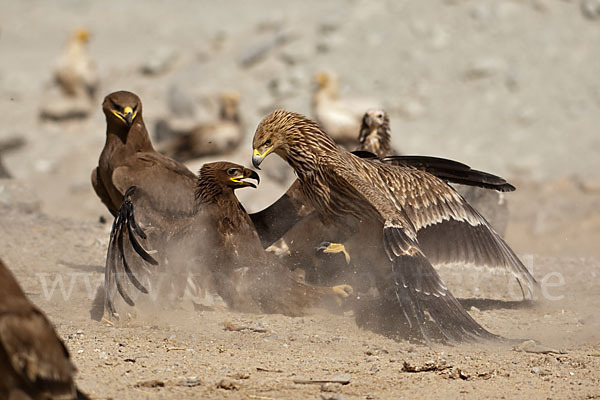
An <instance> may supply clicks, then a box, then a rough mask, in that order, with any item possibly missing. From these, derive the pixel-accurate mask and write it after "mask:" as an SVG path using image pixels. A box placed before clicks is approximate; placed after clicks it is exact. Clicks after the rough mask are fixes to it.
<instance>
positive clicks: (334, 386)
mask: <svg viewBox="0 0 600 400" xmlns="http://www.w3.org/2000/svg"><path fill="white" fill-rule="evenodd" d="M340 390H342V384H341V383H334V382H327V383H324V384H322V385H321V392H330V393H338V392H339V391H340Z"/></svg>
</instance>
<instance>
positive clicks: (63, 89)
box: [40, 28, 99, 121]
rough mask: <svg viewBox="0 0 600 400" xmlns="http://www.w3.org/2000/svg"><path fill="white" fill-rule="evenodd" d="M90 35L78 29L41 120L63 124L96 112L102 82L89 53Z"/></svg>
mask: <svg viewBox="0 0 600 400" xmlns="http://www.w3.org/2000/svg"><path fill="white" fill-rule="evenodd" d="M89 38H90V33H89V31H88V30H87V29H84V28H80V29H77V30H76V31H75V32H74V33H73V35H72V36H71V38H70V39H69V41H68V43H67V46H66V49H65V51H64V53H63V54H62V55H61V57H60V59H59V61H58V63H57V65H56V68H55V70H54V74H53V81H52V84H51V86H50V87H49V88H48V91H47V93H45V94H44V98H43V100H42V105H41V110H40V116H41V117H42V118H44V119H49V120H54V121H61V120H67V119H73V118H85V117H87V116H88V115H90V113H91V112H92V110H93V107H94V98H95V94H96V92H97V89H98V84H99V79H98V73H97V70H96V65H95V64H94V62H93V61H92V59H91V58H90V56H89V55H88V53H87V43H88V41H89Z"/></svg>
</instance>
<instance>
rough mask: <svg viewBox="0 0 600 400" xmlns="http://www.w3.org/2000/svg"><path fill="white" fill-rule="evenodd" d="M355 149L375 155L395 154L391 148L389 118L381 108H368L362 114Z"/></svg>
mask: <svg viewBox="0 0 600 400" xmlns="http://www.w3.org/2000/svg"><path fill="white" fill-rule="evenodd" d="M355 150H358V151H368V152H369V153H373V154H374V155H376V156H377V157H380V158H381V157H385V156H391V155H395V154H396V152H395V151H394V150H392V137H391V131H390V118H389V117H388V115H387V113H386V112H385V111H384V110H382V109H369V110H367V112H365V114H364V115H363V118H362V122H361V125H360V130H359V132H358V146H357V147H356V149H355Z"/></svg>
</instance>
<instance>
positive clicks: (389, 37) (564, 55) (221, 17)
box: [0, 0, 600, 399]
mask: <svg viewBox="0 0 600 400" xmlns="http://www.w3.org/2000/svg"><path fill="white" fill-rule="evenodd" d="M584 3H586V4H591V5H593V3H595V2H594V1H587V2H584ZM592 8H593V7H592ZM78 26H85V27H87V28H89V29H90V30H91V32H92V40H91V43H90V53H91V55H92V56H93V58H94V59H95V61H96V63H97V64H98V67H99V72H100V75H101V79H102V86H101V89H100V93H101V96H102V95H103V94H106V93H108V92H110V91H113V90H116V89H129V90H133V91H135V92H136V93H138V94H139V95H140V96H141V97H142V100H143V102H144V113H145V120H146V122H147V124H148V126H149V128H150V129H151V128H152V127H153V125H154V122H155V121H156V120H157V119H158V118H160V117H162V116H164V115H166V114H167V113H168V107H167V103H166V100H165V99H166V97H167V95H166V93H167V91H168V88H169V87H171V86H172V85H177V86H178V87H180V88H182V90H183V92H184V93H185V94H186V95H187V96H189V98H191V99H192V102H193V103H194V104H196V105H198V106H199V107H200V106H201V104H202V103H203V99H204V98H205V97H207V96H212V95H215V94H217V93H218V92H219V91H220V90H221V89H224V88H226V89H237V90H239V91H240V92H241V94H242V113H243V117H244V122H245V126H246V130H247V135H246V138H245V141H244V143H243V144H242V145H241V147H240V148H239V149H237V150H235V151H233V152H232V153H230V154H225V155H220V156H217V157H213V158H211V159H228V160H232V161H237V162H242V163H245V164H249V159H250V145H249V142H250V140H251V136H252V133H253V130H254V128H255V126H256V124H257V123H258V121H259V120H260V118H261V117H262V116H263V115H264V114H265V113H266V112H268V111H269V110H271V109H273V108H275V107H286V108H289V109H292V110H294V111H299V112H303V113H307V114H310V91H311V79H312V75H313V74H314V73H315V72H317V71H319V70H322V69H329V70H334V71H336V72H337V73H338V74H339V75H340V79H341V81H342V93H343V94H344V95H349V96H350V95H357V96H367V97H372V98H377V99H380V100H381V102H383V103H384V104H385V105H386V108H387V109H388V110H389V112H390V114H391V118H392V130H393V132H394V139H393V140H394V145H395V147H396V148H398V149H400V150H402V151H403V152H405V153H413V154H428V155H437V156H443V157H447V158H453V159H457V160H460V161H463V162H466V163H468V164H470V165H471V166H473V167H476V168H478V169H483V170H488V171H491V172H494V173H497V174H500V175H503V176H505V177H507V178H509V179H510V180H511V181H512V182H514V183H516V185H517V187H518V190H517V192H515V193H512V194H510V195H508V196H507V200H508V201H509V209H510V212H511V214H510V220H509V224H508V230H507V234H506V237H507V240H508V242H509V244H511V245H512V246H513V248H514V249H515V250H516V251H517V253H518V254H519V255H520V256H521V257H522V259H523V260H524V262H525V263H526V264H527V265H528V266H529V267H530V268H531V269H532V271H533V273H534V276H535V277H536V278H537V279H538V280H539V281H540V282H542V283H544V287H545V288H546V293H545V294H546V296H545V297H546V300H544V299H540V301H538V302H536V303H535V304H534V305H532V306H527V307H525V306H520V305H515V304H512V303H504V304H499V303H496V302H490V301H487V302H486V301H484V300H481V299H477V300H473V301H471V302H470V303H468V304H467V306H468V307H470V306H471V305H473V306H474V307H475V308H470V311H471V312H472V315H473V316H474V317H475V319H477V320H478V321H479V322H481V323H482V324H483V325H484V326H486V327H487V328H488V329H490V330H491V331H493V332H495V333H498V334H501V335H503V336H506V337H509V338H523V339H535V340H537V341H538V342H539V343H540V344H539V347H538V348H535V347H532V346H530V347H528V348H526V349H525V350H528V351H540V350H542V351H549V350H554V351H556V353H553V352H551V353H549V354H541V353H536V352H526V351H518V350H523V349H519V348H517V349H514V347H515V346H514V345H505V346H500V347H490V346H487V347H463V346H457V347H451V346H434V347H432V348H429V347H425V346H421V345H414V344H409V343H407V342H402V341H401V342H396V341H393V340H391V339H388V338H385V337H382V336H380V335H377V334H375V333H372V332H369V331H365V330H361V329H359V328H357V327H356V325H355V323H354V321H353V317H352V315H350V314H349V313H346V314H340V315H332V314H330V313H327V312H326V311H323V310H315V312H314V314H311V315H308V316H306V317H304V318H288V317H282V316H277V315H267V316H264V315H250V314H240V313H234V312H230V311H227V310H223V309H220V308H217V309H216V310H214V311H202V312H191V311H184V310H169V311H157V312H156V315H154V317H153V318H150V317H148V318H140V319H138V320H136V321H134V322H132V323H130V325H128V326H119V327H114V326H110V325H107V324H106V323H104V322H99V321H96V320H94V319H93V318H92V317H93V316H95V314H96V313H95V311H94V310H93V299H94V297H95V295H96V290H97V288H98V287H99V285H100V284H101V283H102V279H103V268H104V260H105V256H106V246H107V243H108V234H109V228H110V224H101V223H99V222H98V220H99V217H100V216H104V217H105V218H107V219H108V213H107V211H106V210H105V209H104V208H103V206H102V204H101V203H100V202H99V200H98V199H97V198H96V197H95V195H94V193H93V191H92V188H91V185H90V183H89V175H90V172H91V170H92V168H93V167H94V165H95V164H96V162H97V158H98V155H99V153H100V151H101V148H102V145H103V142H104V129H105V126H104V120H103V115H102V113H101V112H100V107H99V104H100V102H101V98H99V99H98V100H97V103H98V107H97V110H96V112H95V113H93V114H92V115H91V116H90V117H89V118H88V119H85V120H82V121H72V122H66V123H55V122H42V121H40V120H39V119H38V118H37V115H38V112H39V105H40V103H41V101H42V99H43V97H44V93H45V90H44V88H45V86H47V83H48V81H49V80H50V76H51V69H52V65H53V64H54V63H55V62H56V59H57V58H58V55H59V54H60V51H61V49H62V47H63V44H64V42H65V40H66V38H67V37H68V35H69V33H70V32H71V31H72V30H73V29H74V28H76V27H78ZM281 29H287V30H289V31H290V32H291V39H290V40H289V41H288V42H287V43H286V44H283V45H281V46H280V47H276V48H274V49H272V50H271V51H270V52H268V53H267V54H266V56H265V57H264V58H263V59H261V60H259V61H258V62H257V63H255V64H254V65H252V66H249V67H242V66H241V65H240V59H241V58H242V57H243V56H244V54H247V52H248V51H249V50H250V49H253V48H254V47H255V46H257V45H260V44H262V43H264V42H265V41H268V40H269V39H270V38H272V37H273V35H275V34H276V32H278V31H280V30H281ZM598 48H600V20H598V19H591V18H588V17H585V16H584V15H583V13H582V11H581V7H580V2H578V1H560V2H558V1H543V0H531V1H508V0H506V1H467V0H465V1H460V0H459V1H436V2H408V1H389V2H367V1H349V2H341V1H334V2H302V3H300V2H298V3H289V4H287V6H286V8H285V9H283V8H282V7H281V5H280V2H275V1H273V2H266V1H264V2H231V3H228V6H227V7H223V6H222V5H220V3H200V2H193V3H192V2H183V1H182V2H179V3H175V4H173V5H171V6H170V7H168V8H166V7H164V6H162V4H160V3H158V2H129V3H127V4H123V3H122V2H95V3H82V2H78V1H74V0H73V1H63V2H59V3H57V5H55V6H51V5H50V4H49V3H48V4H47V3H45V2H1V3H0V54H2V63H0V94H1V96H0V107H1V109H2V110H3V111H4V112H3V118H2V124H0V138H8V137H11V136H14V135H21V136H23V137H25V138H26V140H27V144H26V146H25V147H24V148H23V149H21V150H19V151H16V152H14V153H11V154H9V155H6V156H5V157H4V164H5V165H6V167H7V168H8V169H9V170H10V171H11V172H12V174H13V175H14V176H15V179H14V180H12V181H7V180H1V181H0V256H1V257H2V258H3V260H5V262H6V263H7V264H8V265H9V266H10V267H11V268H12V269H13V271H14V272H15V274H16V276H17V278H18V279H19V281H20V283H21V284H22V285H23V287H24V289H25V291H26V292H27V294H28V295H29V296H30V297H31V299H32V300H33V301H34V302H35V303H36V304H37V305H39V306H40V307H41V308H42V309H43V310H44V311H45V312H46V313H47V314H48V315H49V317H50V319H51V320H52V321H53V322H54V323H55V325H56V328H57V330H58V332H59V334H60V335H61V336H62V337H63V338H64V339H65V341H66V343H67V346H68V347H69V349H70V350H71V354H72V357H73V359H74V361H75V364H76V365H77V367H78V369H79V375H78V379H77V380H78V383H79V385H80V386H81V388H82V389H83V390H84V391H86V392H88V393H90V394H91V395H92V397H93V398H100V399H105V398H114V399H129V398H131V399H137V398H232V399H235V398H244V399H246V398H248V399H271V398H273V399H278V398H325V399H328V398H335V399H341V398H346V399H354V398H363V399H364V398H373V399H377V398H398V397H401V396H402V397H411V398H432V397H441V398H456V397H469V398H517V397H518V398H524V397H527V398H532V399H538V398H540V399H546V398H577V399H583V398H597V397H600V388H599V385H598V379H599V377H600V373H598V368H599V367H600V333H599V332H600V319H599V317H598V315H597V310H598V309H599V307H600V289H599V287H600V286H599V284H600V248H599V247H598V242H599V239H600V159H599V158H598V157H597V153H598V150H600V135H598V133H597V127H598V126H599V125H600V120H599V118H600V117H599V116H600V113H598V107H599V106H600V81H598V78H597V73H598V71H599V70H600V58H598V57H597V54H598ZM156 49H166V50H168V51H170V52H172V53H173V54H175V55H176V57H175V59H174V63H173V65H172V67H171V68H170V69H168V70H167V71H166V72H164V73H162V74H159V75H155V76H148V75H144V74H142V73H141V72H140V68H141V67H142V66H143V65H144V64H145V63H146V62H147V61H148V60H149V59H150V58H152V57H153V56H152V54H153V52H155V51H156ZM166 50H165V51H166ZM208 160H209V158H206V159H203V160H198V161H196V162H194V163H191V165H192V167H193V168H197V167H198V166H199V165H201V164H202V163H203V162H205V161H208ZM280 165H281V163H280V162H279V161H278V160H276V159H275V158H272V159H269V160H267V161H266V162H265V168H264V169H263V171H264V172H263V174H262V176H261V177H262V178H263V179H262V181H261V186H260V188H259V189H258V190H255V191H252V190H246V191H245V192H243V193H242V192H240V195H241V197H242V199H243V201H244V204H245V205H246V206H247V208H248V209H249V210H250V211H254V210H258V209H260V208H262V207H263V206H265V205H267V204H269V203H270V202H271V201H272V200H273V199H275V198H277V197H278V196H279V195H280V194H281V193H282V192H283V191H284V190H285V184H284V183H281V182H282V181H283V182H286V180H287V181H289V179H291V174H290V173H289V169H286V168H287V167H283V168H282V170H283V171H284V173H283V178H281V176H279V177H278V176H277V175H276V174H275V173H273V172H269V170H270V169H271V170H273V169H275V168H277V167H278V166H280ZM276 178H279V180H277V179H276ZM109 221H110V219H109ZM57 277H60V278H61V279H62V282H63V284H64V290H65V292H63V291H62V290H61V287H60V285H59V286H56V288H55V289H54V291H53V292H52V287H53V286H52V284H53V282H55V283H57V284H58V281H57V280H56V279H57ZM450 278H452V277H450ZM454 278H457V277H456V276H455V277H454ZM459 278H460V276H459ZM480 279H481V281H480V282H479V285H480V286H481V288H482V293H479V296H480V297H483V296H486V295H498V294H500V297H502V296H503V295H504V294H506V292H507V291H508V290H509V289H510V288H511V287H510V286H507V285H506V282H504V281H502V280H499V281H497V283H495V284H494V285H488V284H486V282H487V280H486V279H487V278H486V277H482V278H480ZM503 282H504V283H503ZM463 289H464V288H463ZM468 289H474V288H472V287H469V288H468ZM483 289H485V290H483ZM457 291H460V288H459V287H457ZM561 296H562V297H561ZM542 297H544V296H542ZM225 322H232V323H234V324H236V325H238V326H248V327H250V328H258V330H259V331H261V332H256V331H252V330H243V331H239V332H233V331H228V330H225V329H224V325H223V324H224V323H225ZM263 330H264V331H265V332H262V331H263ZM405 362H406V363H407V366H408V367H409V369H410V367H411V366H412V367H417V368H419V367H426V369H427V368H429V369H433V370H431V371H423V372H406V371H405V369H406V368H405V367H404V363H405ZM340 377H341V378H344V379H349V381H350V383H349V384H347V385H335V384H334V385H325V386H322V385H320V384H298V383H294V380H297V379H313V380H322V379H325V380H326V379H331V378H340ZM152 386H154V387H152Z"/></svg>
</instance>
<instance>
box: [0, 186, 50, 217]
mask: <svg viewBox="0 0 600 400" xmlns="http://www.w3.org/2000/svg"><path fill="white" fill-rule="evenodd" d="M40 208H41V206H40V201H39V199H38V198H37V197H36V195H35V194H34V192H33V190H31V188H29V186H27V185H25V184H23V183H22V182H19V181H15V180H12V179H0V210H3V211H4V210H18V211H20V212H24V213H27V214H29V213H34V212H38V211H40Z"/></svg>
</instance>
